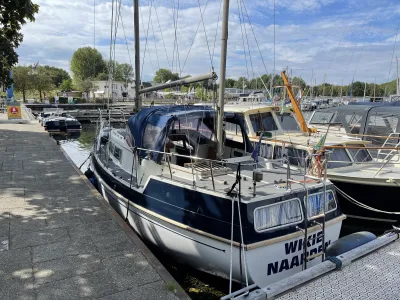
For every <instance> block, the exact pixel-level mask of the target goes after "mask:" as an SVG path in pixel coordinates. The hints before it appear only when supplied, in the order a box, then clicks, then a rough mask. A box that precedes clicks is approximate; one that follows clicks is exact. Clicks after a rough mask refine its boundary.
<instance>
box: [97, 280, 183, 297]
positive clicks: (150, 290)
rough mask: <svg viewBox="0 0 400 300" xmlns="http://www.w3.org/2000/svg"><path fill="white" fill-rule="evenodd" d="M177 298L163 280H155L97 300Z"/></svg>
mask: <svg viewBox="0 0 400 300" xmlns="http://www.w3.org/2000/svg"><path fill="white" fill-rule="evenodd" d="M132 299H135V300H148V299H152V300H177V299H178V298H177V297H176V296H175V295H174V294H173V293H172V292H169V291H168V290H167V287H166V286H165V283H164V282H163V281H157V282H153V283H149V284H146V285H142V286H140V287H134V288H132V289H129V290H125V291H122V292H119V293H116V294H113V295H108V296H106V297H103V298H99V299H98V300H132Z"/></svg>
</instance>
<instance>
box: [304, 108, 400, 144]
mask: <svg viewBox="0 0 400 300" xmlns="http://www.w3.org/2000/svg"><path fill="white" fill-rule="evenodd" d="M309 123H310V124H326V125H328V124H341V125H343V127H344V129H345V130H346V133H347V134H353V135H360V137H361V136H362V138H363V139H364V140H369V141H372V142H376V144H382V142H384V141H385V139H386V138H385V139H383V138H382V139H381V138H377V136H382V137H388V136H389V135H391V134H392V135H393V134H394V133H399V132H400V106H397V105H394V106H387V105H369V104H367V105H346V106H341V107H336V108H328V109H322V110H318V111H316V112H315V113H314V114H313V115H312V117H311V120H310V122H309Z"/></svg>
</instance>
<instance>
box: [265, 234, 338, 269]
mask: <svg viewBox="0 0 400 300" xmlns="http://www.w3.org/2000/svg"><path fill="white" fill-rule="evenodd" d="M318 243H322V231H320V232H318V233H314V234H312V235H310V236H309V237H308V241H307V250H308V251H307V253H306V256H310V255H314V254H317V253H320V252H322V245H319V246H316V247H313V248H311V247H312V246H315V245H316V244H318ZM330 244H331V241H330V240H329V241H327V242H325V249H326V248H327V247H328V246H329V245H330ZM309 247H310V248H309ZM302 249H303V239H299V240H296V241H291V242H288V243H285V253H286V255H289V254H291V253H295V252H299V251H302ZM311 260H312V259H311ZM303 261H304V252H302V253H301V254H300V255H295V256H293V257H292V258H289V259H288V258H285V259H283V260H281V261H276V262H273V263H269V264H268V272H267V275H271V274H276V273H280V272H283V271H286V270H290V269H293V268H294V267H298V266H301V265H302V264H303Z"/></svg>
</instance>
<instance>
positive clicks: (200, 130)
mask: <svg viewBox="0 0 400 300" xmlns="http://www.w3.org/2000/svg"><path fill="white" fill-rule="evenodd" d="M134 9H135V14H134V16H135V32H136V34H135V39H136V43H135V46H136V62H137V63H138V62H139V60H138V55H139V35H138V32H139V30H138V24H139V22H138V1H135V7H134ZM223 11H224V18H223V26H222V28H223V34H222V47H221V68H220V92H219V104H218V109H217V110H214V109H213V108H211V107H206V106H184V105H177V106H164V107H163V106H160V107H151V108H144V109H141V103H140V94H141V93H146V92H149V91H150V90H151V91H156V90H159V89H163V88H165V87H164V86H163V85H161V86H157V87H151V88H146V89H142V90H139V85H138V84H137V85H136V86H137V88H136V107H137V110H138V113H137V114H135V115H133V116H132V117H131V118H130V119H129V121H128V126H127V127H126V128H124V129H114V128H112V127H111V126H110V124H108V122H107V121H103V122H101V125H100V128H99V130H98V134H97V137H96V139H95V143H94V147H93V151H92V155H91V166H90V168H91V170H92V172H93V175H94V177H95V180H94V181H95V182H97V187H98V189H99V191H100V192H101V193H102V194H103V196H104V198H105V199H106V200H107V201H108V202H109V203H110V205H111V206H112V207H113V208H114V209H115V210H116V211H117V212H118V213H119V214H120V215H121V216H122V217H123V218H125V219H126V221H127V222H128V223H129V224H130V225H131V226H132V227H133V228H134V230H135V231H136V232H137V233H138V234H139V235H140V236H141V237H142V238H143V239H144V240H146V241H147V242H149V243H151V244H153V245H155V246H156V247H158V248H160V249H162V250H164V251H165V252H166V253H167V254H168V255H170V256H172V257H174V258H175V259H176V260H177V261H180V262H183V263H185V264H188V265H190V266H192V267H195V268H198V269H200V270H203V271H206V272H209V273H212V274H215V275H218V276H221V277H224V278H229V279H230V280H235V281H239V282H243V283H246V284H251V283H255V284H257V285H259V286H264V285H266V284H270V283H272V282H276V281H278V280H280V279H282V278H286V277H287V276H290V275H292V274H294V273H297V272H299V271H301V270H303V269H304V268H307V267H308V266H312V265H315V264H318V263H319V262H321V261H322V260H323V258H324V250H325V249H326V247H327V246H328V245H329V244H330V243H333V242H334V241H336V240H337V239H338V238H339V233H340V229H341V224H342V221H343V219H344V218H345V216H344V215H343V214H342V213H341V210H340V207H339V205H338V203H337V201H336V194H335V188H334V186H333V185H332V184H331V183H330V182H329V181H328V180H326V178H317V177H312V176H307V175H298V174H290V170H289V169H286V168H281V167H280V166H279V165H280V164H279V162H274V161H267V160H266V159H264V158H262V157H260V156H259V148H258V147H253V146H252V144H251V143H250V141H249V138H248V136H247V134H246V128H245V126H244V123H243V121H242V119H241V118H240V116H239V115H238V114H236V113H225V112H224V86H225V85H224V80H225V69H226V49H227V38H228V31H227V26H228V12H229V1H228V0H225V1H224V10H223ZM139 71H140V69H139V67H138V66H137V65H136V74H135V75H136V80H137V82H139V80H140V76H139V73H138V72H139ZM215 78H216V76H215V74H213V73H212V74H206V75H202V76H197V77H191V78H186V79H182V80H178V81H175V82H171V83H168V87H170V86H178V85H181V84H187V83H192V82H197V81H201V80H208V79H214V80H215ZM228 127H229V128H235V130H236V131H237V132H241V138H238V137H235V138H231V137H230V136H229V135H228V134H227V132H226V130H225V129H224V128H228ZM260 140H261V139H260ZM250 153H251V154H252V155H251V156H250V155H249V154H250Z"/></svg>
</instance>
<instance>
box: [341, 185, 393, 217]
mask: <svg viewBox="0 0 400 300" xmlns="http://www.w3.org/2000/svg"><path fill="white" fill-rule="evenodd" d="M336 190H337V191H338V192H339V194H341V195H342V196H343V197H344V198H345V199H346V200H348V201H349V202H352V203H353V204H355V205H357V206H360V207H362V208H364V209H367V210H371V211H374V212H379V213H383V214H388V215H400V212H390V211H384V210H380V209H377V208H373V207H371V206H368V205H366V204H364V203H361V202H359V201H357V200H356V199H354V198H353V197H351V196H349V195H348V194H346V193H345V192H343V191H342V190H341V189H339V188H338V187H337V186H336Z"/></svg>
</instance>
